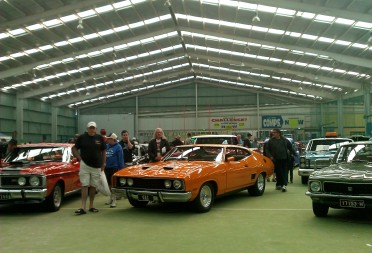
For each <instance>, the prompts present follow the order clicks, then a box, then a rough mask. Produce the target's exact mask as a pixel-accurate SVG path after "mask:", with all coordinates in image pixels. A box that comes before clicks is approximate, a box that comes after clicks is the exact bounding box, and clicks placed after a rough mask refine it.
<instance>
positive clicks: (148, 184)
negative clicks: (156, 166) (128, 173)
mask: <svg viewBox="0 0 372 253" xmlns="http://www.w3.org/2000/svg"><path fill="white" fill-rule="evenodd" d="M133 187H134V188H143V189H165V186H164V179H143V178H134V179H133Z"/></svg>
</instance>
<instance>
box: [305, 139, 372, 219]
mask: <svg viewBox="0 0 372 253" xmlns="http://www.w3.org/2000/svg"><path fill="white" fill-rule="evenodd" d="M306 195H307V196H309V197H310V198H311V199H312V205H313V212H314V214H315V216H317V217H325V216H327V214H328V210H329V208H330V207H331V208H344V209H358V210H364V209H372V142H370V141H368V142H351V143H348V144H344V145H342V146H341V147H340V148H339V149H338V150H337V152H336V154H335V155H334V156H333V159H332V161H331V164H330V166H328V167H326V168H323V169H322V170H316V171H314V172H313V173H312V174H311V175H310V177H309V181H308V190H307V192H306Z"/></svg>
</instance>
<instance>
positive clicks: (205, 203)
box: [193, 183, 214, 213]
mask: <svg viewBox="0 0 372 253" xmlns="http://www.w3.org/2000/svg"><path fill="white" fill-rule="evenodd" d="M213 202H214V188H213V186H212V184H210V183H205V184H203V185H202V186H201V187H200V190H199V194H198V196H197V197H196V199H194V202H193V208H194V210H195V211H196V212H198V213H206V212H208V211H209V210H211V208H212V205H213Z"/></svg>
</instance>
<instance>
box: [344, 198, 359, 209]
mask: <svg viewBox="0 0 372 253" xmlns="http://www.w3.org/2000/svg"><path fill="white" fill-rule="evenodd" d="M340 207H349V208H365V205H364V200H348V199H340Z"/></svg>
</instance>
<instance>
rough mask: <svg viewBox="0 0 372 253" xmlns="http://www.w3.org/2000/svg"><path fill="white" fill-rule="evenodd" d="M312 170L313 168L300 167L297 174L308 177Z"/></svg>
mask: <svg viewBox="0 0 372 253" xmlns="http://www.w3.org/2000/svg"><path fill="white" fill-rule="evenodd" d="M313 172H314V169H301V168H299V169H298V175H299V176H301V177H304V176H305V177H308V176H310V174H311V173H313Z"/></svg>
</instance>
